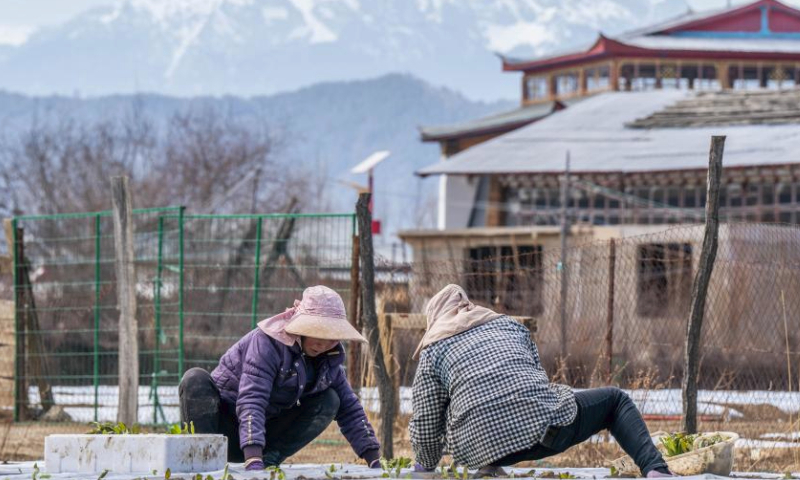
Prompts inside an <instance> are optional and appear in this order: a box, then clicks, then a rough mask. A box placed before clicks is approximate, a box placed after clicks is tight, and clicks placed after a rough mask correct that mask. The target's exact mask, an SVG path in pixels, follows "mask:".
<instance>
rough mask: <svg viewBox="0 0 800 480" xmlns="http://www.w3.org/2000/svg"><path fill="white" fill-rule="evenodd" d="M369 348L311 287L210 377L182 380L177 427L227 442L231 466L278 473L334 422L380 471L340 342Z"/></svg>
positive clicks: (322, 292) (192, 373)
mask: <svg viewBox="0 0 800 480" xmlns="http://www.w3.org/2000/svg"><path fill="white" fill-rule="evenodd" d="M346 340H355V341H361V342H366V340H365V339H364V337H362V336H361V335H360V334H359V333H358V332H357V331H356V330H355V329H354V328H353V327H352V326H351V325H350V323H349V322H348V321H347V316H346V314H345V309H344V302H342V298H341V297H340V296H339V294H338V293H336V292H335V291H333V290H331V289H330V288H327V287H323V286H316V287H310V288H307V289H306V290H305V291H304V292H303V300H302V301H297V300H295V306H294V307H293V308H290V309H287V310H286V312H284V313H282V314H280V315H277V316H275V317H272V318H269V319H266V320H263V321H261V322H259V324H258V328H256V329H255V330H253V331H251V332H250V333H248V334H247V335H245V336H244V337H243V338H242V339H240V340H239V341H238V342H236V344H234V345H233V346H232V347H231V348H230V349H229V350H228V351H227V352H226V353H225V354H224V355H223V356H222V358H221V359H220V361H219V365H218V366H217V368H215V369H214V371H213V372H211V373H210V374H209V373H208V372H207V371H205V370H203V369H202V368H192V369H190V370H189V371H187V372H186V374H185V375H184V376H183V379H182V380H181V384H180V388H179V393H180V408H181V421H182V422H189V421H192V422H194V427H195V431H196V432H198V433H221V434H223V435H225V436H227V437H228V461H230V462H242V461H244V463H245V467H246V469H247V470H263V469H264V468H265V467H268V466H273V465H280V464H281V463H282V462H283V461H284V460H285V459H286V458H288V457H289V456H291V455H293V454H294V453H296V452H297V451H299V450H300V449H301V448H303V447H304V446H305V445H308V444H309V443H310V442H311V441H312V440H313V439H314V438H316V437H317V436H319V434H320V433H322V431H323V430H325V428H327V426H328V425H329V424H330V423H331V421H332V420H334V419H335V420H336V422H337V423H338V424H339V428H340V430H341V431H342V433H343V434H344V436H345V438H347V441H348V442H350V445H351V447H352V448H353V451H355V453H356V455H358V456H359V457H360V458H363V459H364V460H365V461H366V462H367V464H368V465H369V466H370V467H372V468H380V461H379V457H380V444H379V443H378V440H377V438H376V437H375V431H374V430H373V428H372V425H370V423H369V420H367V416H366V414H365V413H364V408H363V407H362V406H361V403H360V402H359V401H358V397H357V396H356V395H355V393H353V390H352V389H351V388H350V384H349V383H348V382H347V377H346V376H345V372H344V366H343V365H344V349H343V348H342V345H341V342H342V341H346Z"/></svg>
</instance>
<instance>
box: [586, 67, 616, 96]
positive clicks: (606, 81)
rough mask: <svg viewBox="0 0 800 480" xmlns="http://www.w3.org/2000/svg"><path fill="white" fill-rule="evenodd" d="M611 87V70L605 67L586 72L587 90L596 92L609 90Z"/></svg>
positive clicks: (590, 69)
mask: <svg viewBox="0 0 800 480" xmlns="http://www.w3.org/2000/svg"><path fill="white" fill-rule="evenodd" d="M610 86H611V69H610V68H609V67H608V66H607V65H605V66H602V67H595V68H589V69H587V70H586V90H587V91H589V92H596V91H598V90H608V88H609V87H610Z"/></svg>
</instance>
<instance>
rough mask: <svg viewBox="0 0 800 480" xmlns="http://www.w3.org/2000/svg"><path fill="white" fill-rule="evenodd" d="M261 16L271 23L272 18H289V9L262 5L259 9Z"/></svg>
mask: <svg viewBox="0 0 800 480" xmlns="http://www.w3.org/2000/svg"><path fill="white" fill-rule="evenodd" d="M261 16H262V17H264V21H265V22H267V23H272V22H273V21H274V20H286V19H287V18H289V10H286V9H285V8H283V7H264V8H262V9H261Z"/></svg>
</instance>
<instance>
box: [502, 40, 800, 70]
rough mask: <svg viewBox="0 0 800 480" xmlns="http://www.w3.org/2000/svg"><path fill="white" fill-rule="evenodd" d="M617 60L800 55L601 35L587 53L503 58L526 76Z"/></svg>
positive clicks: (505, 67)
mask: <svg viewBox="0 0 800 480" xmlns="http://www.w3.org/2000/svg"><path fill="white" fill-rule="evenodd" d="M615 57H641V58H654V57H657V58H688V59H698V60H703V59H705V60H729V59H742V60H751V59H752V60H788V61H800V54H798V53H790V52H763V51H761V52H758V51H745V50H696V49H676V48H670V49H665V48H661V49H656V48H645V47H640V46H636V45H631V44H628V43H624V42H622V41H619V40H614V39H610V38H607V37H604V36H602V35H601V36H600V38H598V40H597V42H595V45H594V46H593V47H592V48H590V49H589V50H587V51H585V52H580V53H572V54H567V55H562V56H558V57H551V58H545V59H541V60H533V61H529V62H508V61H507V60H506V59H503V71H507V72H510V71H521V72H525V73H538V72H546V71H551V70H556V69H562V68H565V67H570V66H573V65H580V64H583V63H587V62H590V61H596V60H602V59H606V58H609V59H610V58H615Z"/></svg>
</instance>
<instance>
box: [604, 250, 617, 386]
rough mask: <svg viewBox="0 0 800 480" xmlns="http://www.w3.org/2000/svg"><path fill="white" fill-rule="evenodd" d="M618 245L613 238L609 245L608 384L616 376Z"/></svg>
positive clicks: (607, 311)
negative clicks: (615, 296)
mask: <svg viewBox="0 0 800 480" xmlns="http://www.w3.org/2000/svg"><path fill="white" fill-rule="evenodd" d="M616 263H617V244H616V243H615V242H614V239H613V238H612V239H611V241H610V243H609V245H608V302H607V304H606V356H607V357H608V380H607V381H608V382H611V377H612V376H613V375H614V295H615V292H614V287H615V282H616V278H615V277H616V273H617V272H616Z"/></svg>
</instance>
